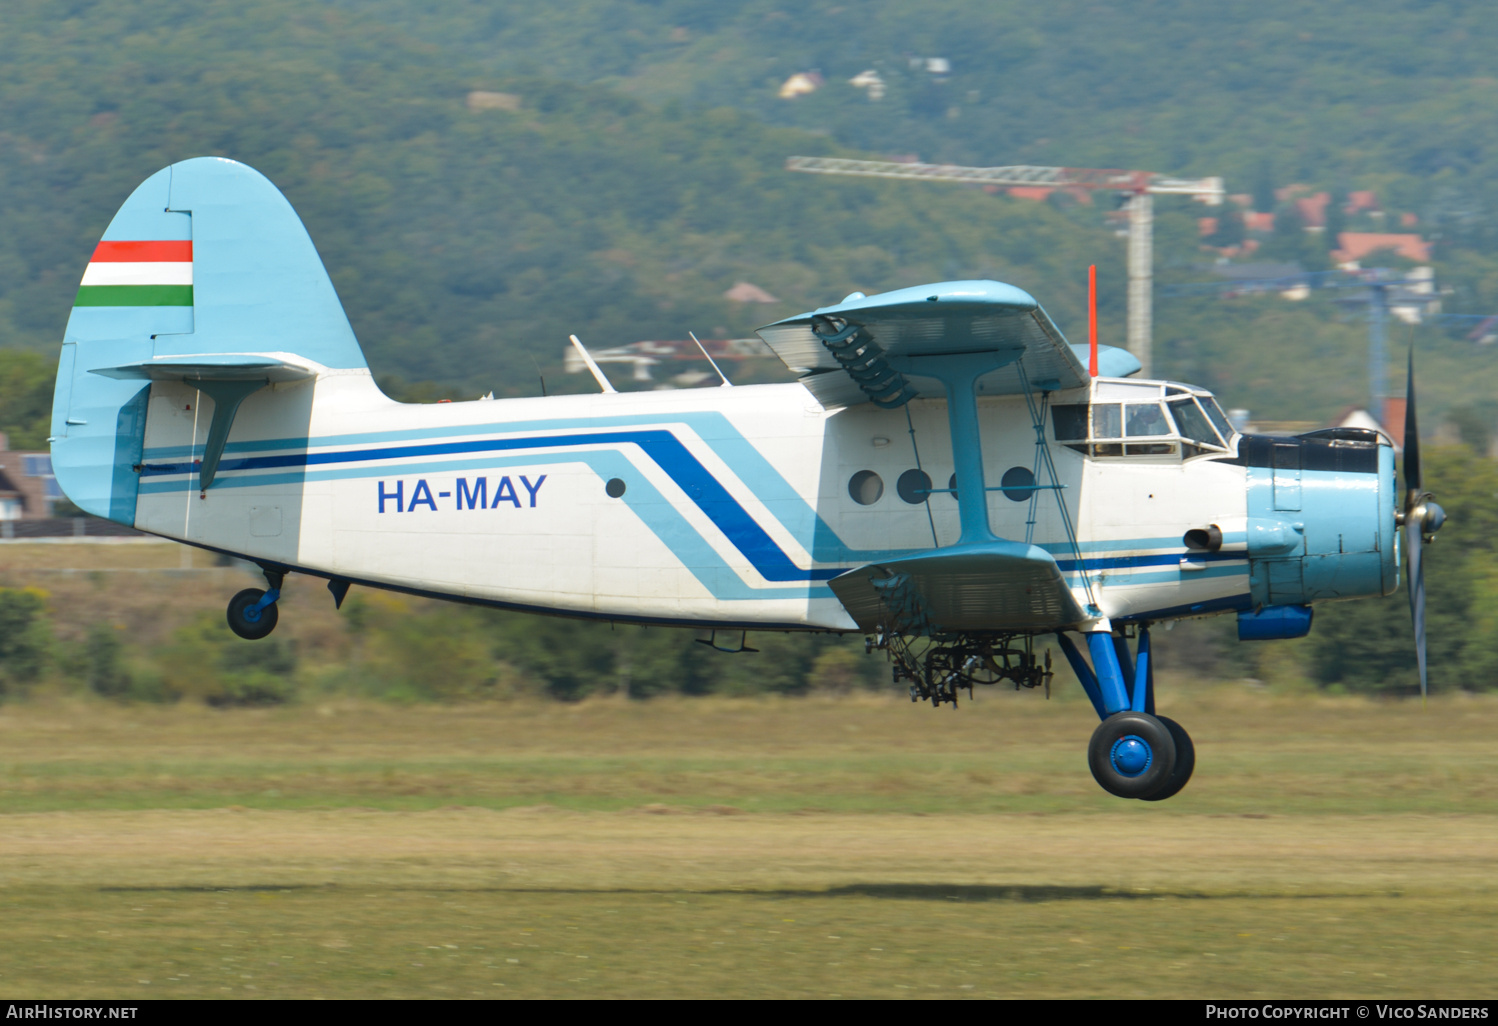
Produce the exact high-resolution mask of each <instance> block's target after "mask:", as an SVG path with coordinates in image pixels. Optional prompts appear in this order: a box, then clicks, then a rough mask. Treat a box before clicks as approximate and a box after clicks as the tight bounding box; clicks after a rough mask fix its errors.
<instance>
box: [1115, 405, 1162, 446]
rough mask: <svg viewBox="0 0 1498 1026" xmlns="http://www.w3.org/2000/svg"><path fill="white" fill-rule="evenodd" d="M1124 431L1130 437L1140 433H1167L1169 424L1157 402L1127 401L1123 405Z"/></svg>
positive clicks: (1136, 436)
mask: <svg viewBox="0 0 1498 1026" xmlns="http://www.w3.org/2000/svg"><path fill="white" fill-rule="evenodd" d="M1124 433H1125V434H1126V435H1128V436H1129V437H1130V438H1138V437H1140V436H1141V435H1168V434H1170V425H1169V424H1168V423H1166V421H1165V414H1164V413H1163V412H1162V411H1161V409H1160V404H1159V403H1129V404H1128V405H1127V406H1125V407H1124Z"/></svg>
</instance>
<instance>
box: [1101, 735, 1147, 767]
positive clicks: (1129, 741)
mask: <svg viewBox="0 0 1498 1026" xmlns="http://www.w3.org/2000/svg"><path fill="white" fill-rule="evenodd" d="M1108 761H1109V762H1111V763H1112V764H1113V768H1114V769H1116V770H1118V772H1119V773H1122V774H1123V775H1124V776H1126V777H1137V776H1139V774H1141V773H1143V772H1144V771H1145V770H1147V769H1149V768H1150V764H1151V763H1153V762H1154V761H1155V753H1154V751H1153V750H1151V748H1150V746H1149V742H1148V741H1146V740H1144V738H1142V737H1140V736H1139V735H1137V734H1126V735H1125V736H1123V737H1121V738H1119V739H1118V740H1117V741H1115V742H1113V748H1112V750H1111V751H1110V752H1109V753H1108Z"/></svg>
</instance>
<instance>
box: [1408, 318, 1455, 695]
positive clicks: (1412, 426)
mask: <svg viewBox="0 0 1498 1026" xmlns="http://www.w3.org/2000/svg"><path fill="white" fill-rule="evenodd" d="M1432 500H1433V496H1432V495H1431V494H1430V493H1429V492H1427V491H1426V490H1425V487H1424V482H1423V480H1422V478H1421V475H1420V432H1419V428H1418V426H1417V424H1416V420H1415V347H1414V346H1410V365H1409V383H1408V385H1407V386H1406V391H1405V401H1404V509H1403V510H1401V511H1400V516H1399V520H1400V522H1401V523H1402V524H1403V525H1404V558H1405V559H1406V560H1407V561H1408V563H1409V588H1410V619H1411V620H1412V621H1413V623H1414V627H1415V658H1416V660H1417V661H1418V662H1419V664H1420V701H1421V702H1422V703H1423V702H1424V701H1425V694H1426V670H1425V562H1424V560H1423V559H1422V556H1423V555H1424V553H1423V551H1422V550H1423V549H1424V547H1425V546H1426V545H1427V544H1429V543H1430V541H1431V540H1432V539H1433V538H1434V537H1435V533H1436V532H1437V531H1439V530H1440V529H1441V525H1442V524H1444V523H1445V522H1446V511H1445V510H1443V509H1442V508H1441V507H1440V506H1439V505H1437V504H1436V503H1435V502H1434V501H1432Z"/></svg>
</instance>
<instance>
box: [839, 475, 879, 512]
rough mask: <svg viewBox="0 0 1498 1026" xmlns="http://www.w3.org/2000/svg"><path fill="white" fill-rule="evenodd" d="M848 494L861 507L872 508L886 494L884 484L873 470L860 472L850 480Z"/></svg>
mask: <svg viewBox="0 0 1498 1026" xmlns="http://www.w3.org/2000/svg"><path fill="white" fill-rule="evenodd" d="M848 494H849V495H851V496H853V501H854V502H856V503H858V504H859V505H860V506H872V505H873V504H874V503H876V502H878V501H879V497H880V496H881V495H883V494H884V482H883V481H882V480H880V479H879V475H878V474H876V473H874V472H873V471H872V470H860V471H859V472H858V473H856V474H854V475H853V476H852V477H851V478H849V479H848Z"/></svg>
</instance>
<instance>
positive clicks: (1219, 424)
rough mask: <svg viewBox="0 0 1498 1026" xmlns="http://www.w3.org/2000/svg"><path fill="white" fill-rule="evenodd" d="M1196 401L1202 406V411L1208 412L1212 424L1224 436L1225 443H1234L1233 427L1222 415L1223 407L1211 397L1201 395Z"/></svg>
mask: <svg viewBox="0 0 1498 1026" xmlns="http://www.w3.org/2000/svg"><path fill="white" fill-rule="evenodd" d="M1196 401H1197V402H1199V403H1201V404H1202V409H1204V410H1206V411H1207V416H1208V417H1210V418H1211V420H1212V424H1213V425H1214V426H1215V427H1216V428H1217V433H1218V434H1220V435H1222V437H1223V440H1224V441H1232V438H1233V425H1231V424H1229V423H1228V419H1227V417H1225V416H1223V414H1222V407H1221V406H1218V405H1217V400H1216V399H1213V398H1212V397H1211V396H1209V395H1199V396H1197V397H1196Z"/></svg>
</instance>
